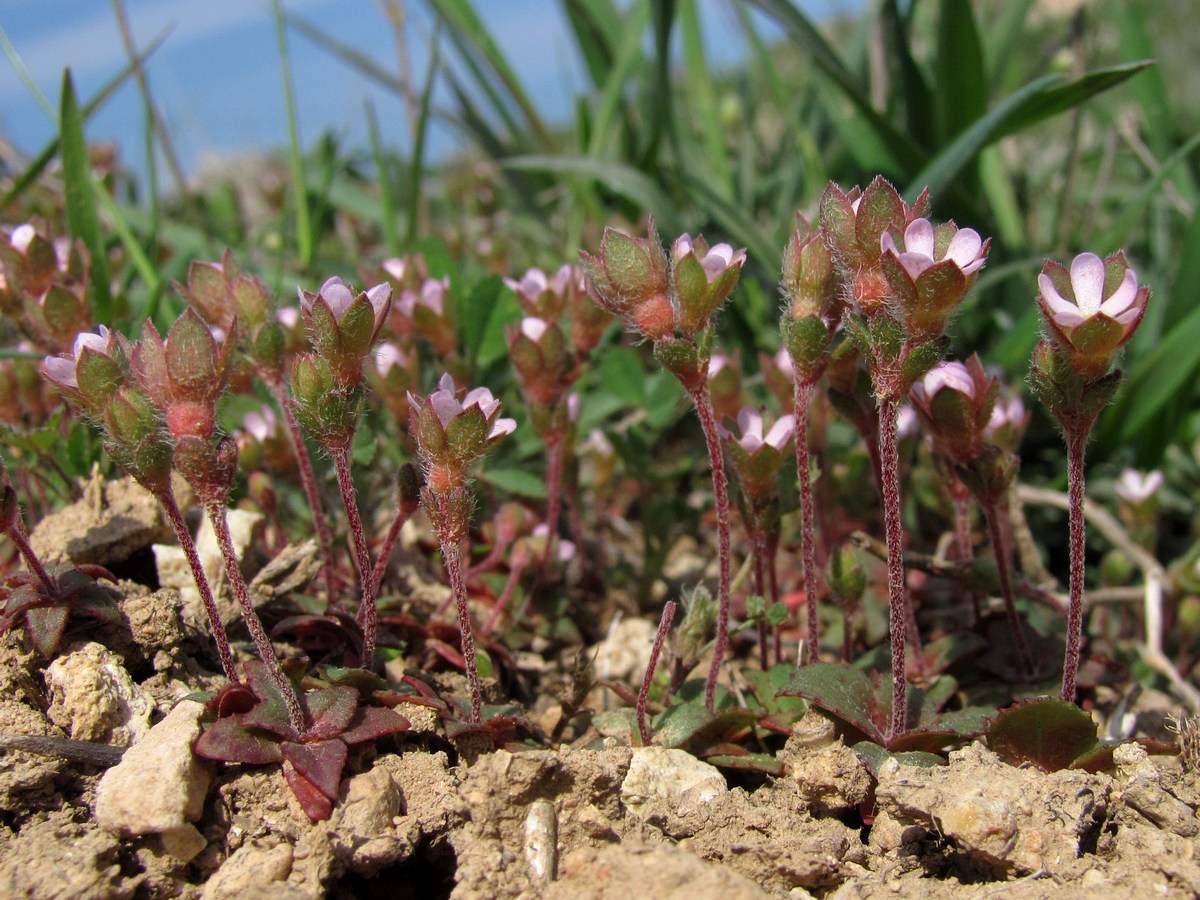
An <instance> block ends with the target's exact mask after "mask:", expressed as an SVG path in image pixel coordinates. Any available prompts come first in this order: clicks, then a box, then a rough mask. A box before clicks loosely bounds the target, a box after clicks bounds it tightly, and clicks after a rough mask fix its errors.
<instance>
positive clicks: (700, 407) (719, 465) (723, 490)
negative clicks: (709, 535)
mask: <svg viewBox="0 0 1200 900" xmlns="http://www.w3.org/2000/svg"><path fill="white" fill-rule="evenodd" d="M691 395H692V402H693V403H694V404H695V406H696V414H697V416H699V418H700V428H701V429H702V430H703V431H704V442H705V444H707V445H708V464H709V466H710V467H711V468H712V481H713V494H714V496H715V499H716V511H717V562H718V565H719V571H720V574H719V577H718V581H717V638H716V644H715V646H714V647H713V659H712V665H711V666H710V667H709V670H708V678H707V680H706V681H705V682H704V706H705V708H706V709H707V710H708V711H709V712H712V711H713V705H714V703H715V701H716V694H717V675H719V674H720V671H721V663H722V662H724V661H725V654H726V653H727V652H728V650H729V605H730V604H729V586H730V582H731V581H732V560H731V554H732V551H731V549H730V540H729V481H728V479H727V478H726V476H725V457H724V456H723V455H722V453H721V437H720V435H719V434H718V433H717V423H716V417H715V415H714V414H713V407H712V397H711V396H710V395H709V392H708V384H707V382H705V383H704V384H701V385H700V386H699V387H697V388H696V389H695V390H693V391H691Z"/></svg>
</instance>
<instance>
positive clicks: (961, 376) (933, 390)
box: [912, 360, 975, 406]
mask: <svg viewBox="0 0 1200 900" xmlns="http://www.w3.org/2000/svg"><path fill="white" fill-rule="evenodd" d="M943 388H950V389H951V390H953V391H958V392H959V393H960V394H966V395H967V396H968V397H970V398H971V399H972V400H973V399H975V381H974V379H972V378H971V373H970V371H968V369H967V367H966V366H965V365H963V364H962V363H960V362H958V361H957V360H951V361H949V362H943V363H939V364H938V365H936V366H934V367H933V368H932V369H930V370H929V371H928V372H926V373H925V375H924V377H923V378H921V380H920V381H918V382H917V383H916V384H914V385H913V388H912V392H913V398H914V400H915V401H916V402H917V403H919V404H922V405H925V406H928V405H929V404H930V403H932V402H933V398H934V397H936V396H937V393H938V391H940V390H942V389H943Z"/></svg>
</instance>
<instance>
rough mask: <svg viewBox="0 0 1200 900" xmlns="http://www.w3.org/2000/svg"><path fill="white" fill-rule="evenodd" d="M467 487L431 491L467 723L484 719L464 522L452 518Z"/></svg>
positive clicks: (461, 505)
mask: <svg viewBox="0 0 1200 900" xmlns="http://www.w3.org/2000/svg"><path fill="white" fill-rule="evenodd" d="M465 494H466V488H463V487H456V488H451V489H450V490H448V491H445V492H442V493H439V494H436V495H434V498H435V506H436V518H437V522H436V526H437V532H438V542H439V543H440V544H441V546H442V561H443V562H444V563H445V565H446V574H447V576H449V579H450V591H451V593H452V594H453V596H454V605H455V607H456V609H457V610H458V633H459V639H460V642H461V643H462V655H463V662H464V665H465V668H466V674H467V690H468V692H469V693H470V696H471V718H470V720H469V721H470V724H472V725H478V724H480V722H482V721H483V685H482V684H481V683H480V681H479V669H478V668H476V665H475V633H474V630H473V628H472V627H471V608H470V606H469V605H468V604H467V579H466V574H465V572H464V570H463V555H462V537H463V533H464V531H465V523H462V522H456V521H454V520H453V519H454V515H455V513H454V510H455V509H460V510H461V509H465V508H466V497H465Z"/></svg>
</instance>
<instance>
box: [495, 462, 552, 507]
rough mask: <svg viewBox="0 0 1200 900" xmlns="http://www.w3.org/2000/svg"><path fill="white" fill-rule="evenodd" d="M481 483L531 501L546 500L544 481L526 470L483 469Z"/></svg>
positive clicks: (539, 476)
mask: <svg viewBox="0 0 1200 900" xmlns="http://www.w3.org/2000/svg"><path fill="white" fill-rule="evenodd" d="M479 477H480V478H481V479H482V480H483V481H486V482H487V483H488V484H490V485H493V486H494V487H497V488H499V489H500V490H502V491H507V492H508V493H510V494H515V495H516V496H518V497H528V498H530V499H531V500H545V499H546V479H545V478H543V477H542V476H541V475H539V474H535V473H533V472H530V471H529V470H528V469H484V470H483V472H482V473H481V474H480V476H479Z"/></svg>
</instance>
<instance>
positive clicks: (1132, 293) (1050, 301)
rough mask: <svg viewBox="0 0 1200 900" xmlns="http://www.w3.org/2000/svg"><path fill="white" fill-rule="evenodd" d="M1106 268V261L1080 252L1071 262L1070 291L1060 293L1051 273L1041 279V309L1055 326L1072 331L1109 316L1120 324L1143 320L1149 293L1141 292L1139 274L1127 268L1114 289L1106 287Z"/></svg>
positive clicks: (1039, 287) (1039, 283) (1044, 272)
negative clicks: (1092, 320)
mask: <svg viewBox="0 0 1200 900" xmlns="http://www.w3.org/2000/svg"><path fill="white" fill-rule="evenodd" d="M1106 268H1107V266H1106V263H1105V261H1104V260H1102V259H1101V258H1100V257H1099V256H1097V255H1096V254H1095V253H1080V254H1079V255H1078V256H1076V257H1075V259H1073V260H1072V261H1071V274H1070V288H1069V290H1065V291H1063V292H1061V293H1060V292H1059V289H1058V287H1056V286H1055V283H1054V279H1052V278H1051V277H1050V273H1049V272H1048V271H1043V272H1042V274H1041V275H1039V276H1038V291H1039V294H1040V298H1041V301H1042V304H1043V307H1042V308H1043V310H1045V311H1046V313H1047V315H1048V316H1049V317H1050V318H1051V319H1052V320H1053V321H1054V323H1055V324H1056V325H1058V326H1059V327H1060V328H1071V327H1074V326H1076V325H1080V324H1082V323H1083V322H1086V321H1087V320H1088V319H1090V318H1092V317H1093V316H1096V315H1104V316H1107V317H1109V318H1110V319H1113V320H1114V321H1116V322H1118V323H1120V324H1121V325H1129V324H1136V323H1137V321H1138V320H1139V319H1141V316H1142V312H1143V311H1144V309H1145V297H1144V294H1146V293H1148V292H1147V291H1139V290H1138V282H1137V273H1136V272H1134V271H1133V269H1130V268H1128V267H1126V268H1125V272H1124V274H1123V275H1122V276H1121V280H1120V282H1119V284H1118V285H1117V286H1116V289H1115V290H1112V289H1109V288H1108V286H1107V284H1106V281H1107V277H1106V276H1107V273H1106ZM1064 294H1067V295H1068V296H1063V295H1064ZM1106 295H1107V296H1106ZM1139 300H1141V303H1140V304H1139V302H1138V301H1139Z"/></svg>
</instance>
